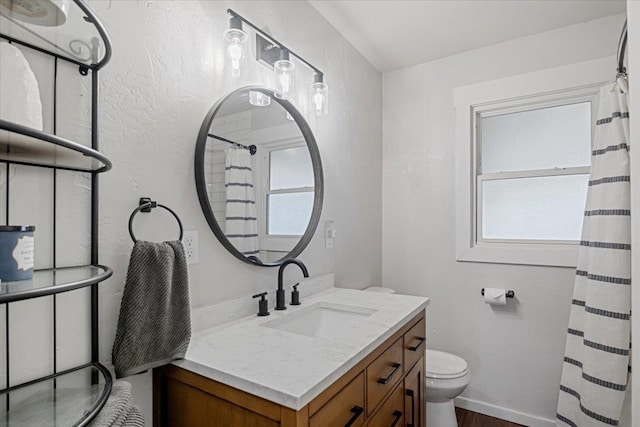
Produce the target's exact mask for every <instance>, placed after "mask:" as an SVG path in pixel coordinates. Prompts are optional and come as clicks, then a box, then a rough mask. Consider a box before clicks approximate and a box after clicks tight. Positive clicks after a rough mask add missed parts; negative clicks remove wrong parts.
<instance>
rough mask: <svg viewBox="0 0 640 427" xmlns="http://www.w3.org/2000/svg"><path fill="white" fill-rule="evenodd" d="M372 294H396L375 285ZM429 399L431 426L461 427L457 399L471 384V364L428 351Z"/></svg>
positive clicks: (370, 290) (426, 354) (447, 354)
mask: <svg viewBox="0 0 640 427" xmlns="http://www.w3.org/2000/svg"><path fill="white" fill-rule="evenodd" d="M365 291H369V292H382V293H387V294H394V293H395V291H394V290H393V289H389V288H382V287H379V286H372V287H369V288H366V289H365ZM425 360H426V365H427V371H426V374H425V400H426V401H427V411H426V412H427V425H428V426H433V427H457V426H458V422H457V420H456V412H455V408H454V406H453V399H455V398H456V397H458V396H459V395H460V393H462V392H463V391H464V389H465V388H466V387H467V386H468V385H469V383H470V382H471V371H470V370H469V366H468V365H467V362H466V361H465V360H464V359H463V358H461V357H458V356H456V355H454V354H451V353H446V352H444V351H437V350H431V349H426V350H425Z"/></svg>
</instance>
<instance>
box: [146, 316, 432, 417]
mask: <svg viewBox="0 0 640 427" xmlns="http://www.w3.org/2000/svg"><path fill="white" fill-rule="evenodd" d="M425 332H426V331H425V319H424V313H420V314H418V315H417V316H415V317H414V318H413V319H411V320H410V321H408V322H407V323H406V324H405V325H403V326H402V328H400V330H399V331H398V332H396V333H395V334H394V335H393V336H391V337H390V338H389V339H387V340H386V341H385V342H384V343H382V344H381V345H380V346H378V347H377V348H376V349H375V350H373V351H372V352H371V353H369V355H367V356H366V357H365V358H364V359H363V360H362V361H360V362H359V363H358V364H357V365H356V366H354V367H353V368H351V369H350V370H349V371H348V372H347V373H346V374H344V375H343V376H342V377H340V378H338V379H337V380H336V381H335V382H334V383H333V384H331V385H330V386H329V387H327V388H326V389H325V390H324V391H323V392H322V393H320V394H319V395H318V396H317V397H316V398H315V399H313V400H312V401H311V402H310V403H309V404H308V405H306V406H305V407H304V408H302V409H300V410H298V411H295V410H293V409H290V408H287V407H284V406H281V405H279V404H277V403H274V402H271V401H269V400H266V399H263V398H260V397H257V396H254V395H252V394H249V393H247V392H244V391H241V390H238V389H235V388H233V387H230V386H227V385H225V384H222V383H220V382H217V381H214V380H211V379H209V378H206V377H203V376H200V375H198V374H195V373H193V372H191V371H188V370H186V369H183V368H179V367H177V366H174V365H167V366H164V367H162V368H157V369H154V372H153V411H154V413H153V425H154V426H155V427H186V426H189V427H201V426H202V427H223V426H224V427H235V426H241V427H271V426H280V427H336V426H337V427H342V426H345V427H348V426H350V427H359V426H368V427H424V426H425V425H426V424H425V400H424V373H425V357H424V355H425V352H424V349H425V345H424V341H425V340H424V337H425Z"/></svg>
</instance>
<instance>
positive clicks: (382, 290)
mask: <svg viewBox="0 0 640 427" xmlns="http://www.w3.org/2000/svg"><path fill="white" fill-rule="evenodd" d="M363 290H365V291H368V292H380V293H381V294H395V293H396V291H395V290H393V289H391V288H383V287H382V286H369V287H368V288H365V289H363Z"/></svg>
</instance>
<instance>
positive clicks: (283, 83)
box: [225, 9, 329, 117]
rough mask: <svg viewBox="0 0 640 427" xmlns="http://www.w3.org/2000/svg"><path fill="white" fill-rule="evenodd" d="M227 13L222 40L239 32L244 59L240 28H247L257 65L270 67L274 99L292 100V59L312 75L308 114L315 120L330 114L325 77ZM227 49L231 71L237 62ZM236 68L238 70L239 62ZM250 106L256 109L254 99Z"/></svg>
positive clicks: (293, 91)
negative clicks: (253, 42) (227, 23)
mask: <svg viewBox="0 0 640 427" xmlns="http://www.w3.org/2000/svg"><path fill="white" fill-rule="evenodd" d="M227 13H228V14H229V15H231V25H230V29H229V30H227V31H225V39H227V33H228V32H230V31H232V30H239V31H240V32H241V33H242V37H241V38H242V40H241V41H238V42H236V44H237V45H238V46H241V47H242V53H243V55H244V53H245V52H246V49H245V48H244V46H243V45H242V44H241V43H242V42H244V40H245V39H246V33H245V32H244V31H242V24H243V23H244V24H246V25H247V26H249V27H251V28H252V29H253V30H254V31H255V32H256V61H258V62H262V63H263V64H265V65H267V66H269V67H273V72H274V75H275V90H274V96H275V97H277V98H280V99H291V98H292V97H293V95H294V93H295V86H296V76H295V69H296V64H295V63H294V62H293V60H292V59H293V58H295V59H296V60H297V61H298V62H300V63H302V64H303V65H306V66H307V67H308V68H310V69H311V70H312V71H313V72H314V79H313V83H312V84H311V86H310V100H309V113H311V114H315V115H316V116H318V117H322V116H326V115H327V114H328V113H329V102H328V101H329V87H328V86H327V84H326V83H324V73H323V72H322V71H320V70H319V69H318V68H317V67H315V66H313V65H312V64H311V63H309V62H308V61H306V60H305V59H304V58H302V57H301V56H300V55H297V54H296V53H295V52H293V51H292V50H291V49H289V48H288V47H286V46H285V45H284V44H282V43H280V42H279V41H278V40H276V39H275V38H273V37H271V36H270V35H269V34H267V33H266V32H264V31H263V30H261V29H260V28H258V27H257V26H256V25H254V24H252V23H251V22H249V21H247V20H246V19H245V18H244V17H242V16H241V15H239V14H237V13H236V12H235V11H234V10H232V9H227ZM230 49H231V46H228V47H227V56H228V57H229V58H228V60H230V61H231V62H232V64H231V69H232V70H233V69H234V66H235V64H236V62H234V55H232V52H231V51H230ZM234 49H235V48H234ZM233 52H234V54H235V53H236V51H235V50H234V51H233ZM235 57H237V54H235ZM237 64H238V66H239V60H238V61H237ZM270 101H271V100H270V99H269V102H270ZM250 102H251V104H252V105H258V104H254V103H253V97H252V98H251V99H250ZM265 105H268V104H265Z"/></svg>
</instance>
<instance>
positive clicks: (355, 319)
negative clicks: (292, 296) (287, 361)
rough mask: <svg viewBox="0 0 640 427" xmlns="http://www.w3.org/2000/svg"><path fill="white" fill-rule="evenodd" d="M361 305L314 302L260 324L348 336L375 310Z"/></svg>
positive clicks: (311, 333) (329, 336) (332, 336)
mask: <svg viewBox="0 0 640 427" xmlns="http://www.w3.org/2000/svg"><path fill="white" fill-rule="evenodd" d="M376 311H377V310H372V309H370V308H365V307H356V306H350V305H342V304H333V303H324V302H321V303H317V304H313V305H310V306H309V307H305V308H303V309H301V310H298V311H296V312H295V313H291V314H288V315H286V316H284V317H282V318H280V319H276V320H272V321H270V322H266V323H263V324H262V325H261V326H265V327H267V328H273V329H278V330H281V331H287V332H292V333H294V334H300V335H306V336H308V337H316V338H327V339H348V338H351V337H353V336H354V335H353V334H354V332H357V331H354V328H355V329H357V327H358V324H361V323H362V322H363V321H366V319H367V318H368V317H369V316H371V315H372V314H373V313H375V312H376Z"/></svg>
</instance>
